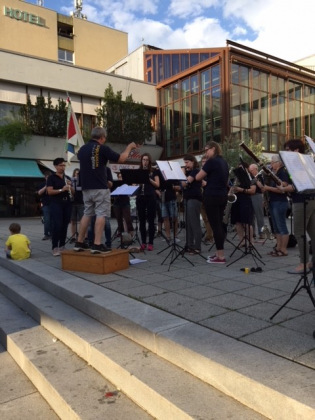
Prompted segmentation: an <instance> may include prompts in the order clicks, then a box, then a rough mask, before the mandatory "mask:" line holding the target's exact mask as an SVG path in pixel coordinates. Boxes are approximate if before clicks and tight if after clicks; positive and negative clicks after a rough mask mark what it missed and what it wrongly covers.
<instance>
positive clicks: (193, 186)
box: [183, 168, 202, 201]
mask: <svg viewBox="0 0 315 420" xmlns="http://www.w3.org/2000/svg"><path fill="white" fill-rule="evenodd" d="M198 172H199V169H197V168H196V169H192V170H191V171H187V172H186V176H187V178H188V177H189V176H192V177H193V178H194V177H195V176H196V175H197V173H198ZM183 195H184V199H185V200H190V199H195V200H199V201H202V187H201V181H193V182H191V183H189V184H187V186H186V188H184V194H183Z"/></svg>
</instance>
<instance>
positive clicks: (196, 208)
mask: <svg viewBox="0 0 315 420" xmlns="http://www.w3.org/2000/svg"><path fill="white" fill-rule="evenodd" d="M184 163H185V174H186V176H187V181H184V182H182V186H183V188H184V190H183V196H184V200H185V209H186V249H187V251H188V252H189V254H191V255H193V254H199V253H200V252H201V238H202V233H201V225H200V211H201V203H202V191H201V180H196V176H197V174H198V172H199V168H198V162H197V159H196V158H195V156H193V155H185V156H184Z"/></svg>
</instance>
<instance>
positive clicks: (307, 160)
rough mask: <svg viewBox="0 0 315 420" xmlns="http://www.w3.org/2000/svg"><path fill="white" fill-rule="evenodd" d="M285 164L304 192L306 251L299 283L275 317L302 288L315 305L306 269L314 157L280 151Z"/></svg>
mask: <svg viewBox="0 0 315 420" xmlns="http://www.w3.org/2000/svg"><path fill="white" fill-rule="evenodd" d="M279 154H280V157H281V159H282V161H283V162H284V165H285V166H286V168H287V171H288V172H289V174H290V177H291V179H292V181H293V185H294V187H295V190H296V191H297V192H298V193H301V194H304V202H303V218H304V220H303V222H304V226H303V252H304V269H303V274H302V276H301V277H300V279H299V281H298V283H297V285H296V286H295V288H294V290H293V292H292V293H291V295H290V297H289V299H287V300H286V301H285V302H284V304H283V305H282V306H280V308H279V309H278V310H277V311H276V312H275V313H274V314H273V315H272V316H271V317H270V319H273V318H274V317H275V316H276V315H277V313H279V312H280V311H281V309H282V308H284V307H285V306H286V304H287V303H288V302H290V300H291V299H293V298H294V296H295V295H297V294H298V293H299V292H300V291H301V290H302V289H305V290H306V291H307V293H308V295H309V297H310V299H311V301H312V303H313V305H314V306H315V299H314V296H313V295H312V290H311V285H310V283H309V281H308V278H307V270H306V264H307V261H306V247H307V246H308V244H307V240H306V206H307V203H308V201H309V200H310V199H314V198H313V197H312V198H311V196H310V195H313V194H314V193H315V166H314V160H313V157H312V156H310V155H302V154H300V153H297V152H284V151H283V152H279ZM312 271H313V275H314V267H313V270H312Z"/></svg>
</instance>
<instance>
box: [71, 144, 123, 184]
mask: <svg viewBox="0 0 315 420" xmlns="http://www.w3.org/2000/svg"><path fill="white" fill-rule="evenodd" d="M119 157H120V155H119V153H116V152H114V151H113V150H112V149H110V148H109V147H108V146H104V145H101V144H99V143H98V142H97V141H96V140H90V141H89V142H88V143H86V144H85V145H84V146H82V147H81V149H80V150H79V152H78V159H79V161H80V181H81V186H82V190H103V189H107V188H108V186H107V174H106V165H107V162H108V161H109V160H111V161H112V162H118V160H119Z"/></svg>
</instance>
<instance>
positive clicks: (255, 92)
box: [144, 41, 315, 158]
mask: <svg viewBox="0 0 315 420" xmlns="http://www.w3.org/2000/svg"><path fill="white" fill-rule="evenodd" d="M144 55H145V58H144V75H145V80H146V81H147V82H149V83H154V84H156V86H157V95H158V109H157V115H158V123H159V130H158V138H159V140H160V141H161V143H162V145H163V147H164V152H165V157H166V158H171V157H178V156H182V155H183V154H184V153H198V152H200V151H201V150H202V149H203V147H204V145H205V144H206V143H207V142H208V141H209V140H211V139H213V140H216V141H218V142H223V141H224V139H225V138H228V137H230V136H231V137H233V138H235V139H238V140H239V141H240V142H241V141H244V140H247V139H252V140H253V141H254V142H257V143H259V142H262V146H263V150H264V151H265V152H276V151H278V150H281V149H282V146H283V144H284V142H285V141H286V140H288V139H289V138H300V139H303V140H304V135H308V136H310V137H312V138H314V137H315V71H313V70H312V69H310V68H306V67H302V66H300V65H298V64H294V63H290V62H287V61H284V60H281V59H279V58H277V57H272V56H270V55H268V54H265V53H262V52H259V51H256V50H253V49H250V48H246V47H244V46H242V45H240V44H236V43H234V42H232V41H227V46H226V47H224V48H219V49H218V48H215V49H208V50H204V49H203V50H191V51H189V50H188V51H186V50H185V51H184V50H171V51H146V52H145V53H144Z"/></svg>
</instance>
